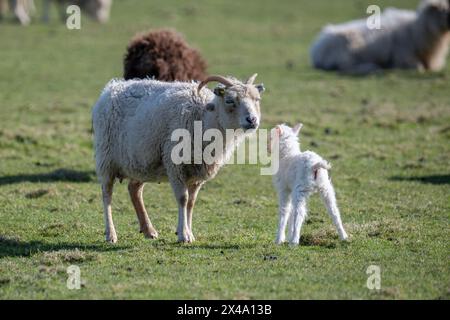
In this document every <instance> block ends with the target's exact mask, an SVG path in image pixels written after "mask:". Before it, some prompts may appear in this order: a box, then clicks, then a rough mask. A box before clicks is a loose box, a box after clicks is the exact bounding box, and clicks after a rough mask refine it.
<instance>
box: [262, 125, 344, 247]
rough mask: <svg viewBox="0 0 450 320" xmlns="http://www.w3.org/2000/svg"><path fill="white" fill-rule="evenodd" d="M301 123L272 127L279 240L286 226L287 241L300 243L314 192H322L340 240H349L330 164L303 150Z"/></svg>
mask: <svg viewBox="0 0 450 320" xmlns="http://www.w3.org/2000/svg"><path fill="white" fill-rule="evenodd" d="M301 127H302V124H298V125H297V126H295V127H294V128H290V127H288V126H287V125H284V124H282V125H278V126H276V127H275V128H274V129H273V130H274V131H275V132H273V133H272V136H273V137H276V139H274V140H272V141H271V142H270V144H269V145H270V148H271V150H272V152H275V150H276V149H275V148H276V147H275V143H276V144H277V145H276V146H277V147H278V152H279V169H278V172H277V173H276V174H275V175H274V176H273V183H274V186H275V188H276V189H277V191H278V197H279V226H278V233H277V238H276V243H277V244H281V243H283V242H284V241H285V238H286V236H285V231H286V226H287V225H288V224H289V227H288V231H289V233H288V240H289V242H290V243H291V244H294V245H297V244H299V242H300V230H301V228H302V224H303V222H304V220H305V217H306V203H307V201H308V198H309V196H310V195H311V194H313V193H315V192H317V191H318V192H319V193H320V195H321V196H322V200H323V202H324V204H325V206H326V208H327V210H328V214H329V215H330V216H331V218H332V220H333V223H334V225H335V226H336V229H337V231H338V233H339V237H340V238H341V240H346V239H347V233H346V232H345V230H344V227H343V225H342V221H341V216H340V213H339V209H338V207H337V204H336V196H335V193H334V188H333V185H332V184H331V181H330V179H329V177H328V170H329V169H330V168H331V167H330V165H329V164H328V163H327V162H326V161H325V160H324V159H322V158H321V157H320V156H319V155H318V154H316V153H314V152H312V151H305V152H301V151H300V146H299V142H298V137H297V136H298V134H299V132H300V129H301Z"/></svg>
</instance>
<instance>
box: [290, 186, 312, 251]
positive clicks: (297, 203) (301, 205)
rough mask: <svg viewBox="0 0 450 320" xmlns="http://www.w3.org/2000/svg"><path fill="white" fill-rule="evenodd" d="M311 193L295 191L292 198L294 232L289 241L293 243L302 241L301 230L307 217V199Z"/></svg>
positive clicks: (296, 243)
mask: <svg viewBox="0 0 450 320" xmlns="http://www.w3.org/2000/svg"><path fill="white" fill-rule="evenodd" d="M308 197H309V194H308V193H307V192H303V191H294V195H293V197H292V198H293V199H292V213H291V214H292V215H294V216H293V217H292V221H293V223H294V226H293V232H292V235H291V238H290V239H289V243H290V244H293V245H298V244H299V242H300V231H301V229H302V225H303V222H304V221H305V217H306V201H307V200H308Z"/></svg>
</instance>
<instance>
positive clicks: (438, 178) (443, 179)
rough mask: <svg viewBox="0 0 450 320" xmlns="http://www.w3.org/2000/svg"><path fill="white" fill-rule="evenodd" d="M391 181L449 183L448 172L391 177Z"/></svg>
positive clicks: (449, 176) (449, 175)
mask: <svg viewBox="0 0 450 320" xmlns="http://www.w3.org/2000/svg"><path fill="white" fill-rule="evenodd" d="M390 180H392V181H417V182H421V183H425V184H437V185H440V184H450V174H436V175H429V176H415V177H400V176H394V177H391V178H390Z"/></svg>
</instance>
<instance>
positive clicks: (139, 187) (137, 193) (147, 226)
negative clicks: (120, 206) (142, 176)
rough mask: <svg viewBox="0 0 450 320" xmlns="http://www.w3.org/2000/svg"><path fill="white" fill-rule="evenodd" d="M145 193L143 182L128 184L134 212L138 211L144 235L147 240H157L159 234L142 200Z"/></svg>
mask: <svg viewBox="0 0 450 320" xmlns="http://www.w3.org/2000/svg"><path fill="white" fill-rule="evenodd" d="M143 191H144V183H143V182H138V181H130V183H129V184H128V192H129V193H130V198H131V202H132V203H133V206H134V210H135V211H136V215H137V218H138V221H139V228H140V231H141V232H142V233H144V236H145V237H146V238H150V239H156V238H158V232H157V231H156V229H155V228H154V227H153V225H152V222H151V221H150V219H149V217H148V214H147V211H146V210H145V206H144V200H143V198H142V193H143Z"/></svg>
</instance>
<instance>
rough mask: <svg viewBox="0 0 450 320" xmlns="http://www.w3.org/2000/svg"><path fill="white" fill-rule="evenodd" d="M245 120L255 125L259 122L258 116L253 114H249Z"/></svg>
mask: <svg viewBox="0 0 450 320" xmlns="http://www.w3.org/2000/svg"><path fill="white" fill-rule="evenodd" d="M245 120H247V122H248V123H250V124H252V125H255V124H256V123H257V122H258V118H256V117H253V116H248V117H247V118H245Z"/></svg>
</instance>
